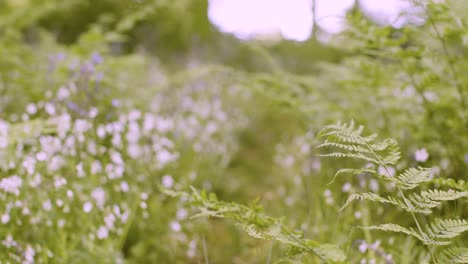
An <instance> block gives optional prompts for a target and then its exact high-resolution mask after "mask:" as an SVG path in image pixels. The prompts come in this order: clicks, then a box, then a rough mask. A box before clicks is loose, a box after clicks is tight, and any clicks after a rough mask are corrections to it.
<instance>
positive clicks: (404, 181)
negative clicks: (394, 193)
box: [396, 167, 431, 190]
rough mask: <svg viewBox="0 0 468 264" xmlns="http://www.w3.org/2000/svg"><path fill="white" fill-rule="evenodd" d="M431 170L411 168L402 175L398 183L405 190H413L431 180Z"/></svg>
mask: <svg viewBox="0 0 468 264" xmlns="http://www.w3.org/2000/svg"><path fill="white" fill-rule="evenodd" d="M430 176H431V170H430V169H427V168H421V167H419V168H409V169H407V170H405V171H404V172H403V173H402V174H400V175H399V176H398V178H397V181H396V183H397V184H398V186H400V188H402V189H403V190H411V189H414V188H416V187H418V186H419V185H420V184H421V183H424V182H428V181H429V180H430Z"/></svg>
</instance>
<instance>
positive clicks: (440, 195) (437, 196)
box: [421, 189, 468, 201]
mask: <svg viewBox="0 0 468 264" xmlns="http://www.w3.org/2000/svg"><path fill="white" fill-rule="evenodd" d="M421 196H422V197H424V198H426V199H430V200H433V201H453V200H456V199H459V198H462V197H468V192H457V191H453V190H448V191H442V190H437V189H436V190H428V191H422V192H421Z"/></svg>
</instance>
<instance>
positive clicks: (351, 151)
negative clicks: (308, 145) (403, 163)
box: [317, 122, 400, 165]
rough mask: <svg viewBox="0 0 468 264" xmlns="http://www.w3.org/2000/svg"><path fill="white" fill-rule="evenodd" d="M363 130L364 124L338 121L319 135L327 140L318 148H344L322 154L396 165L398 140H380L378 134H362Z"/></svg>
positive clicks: (398, 152) (398, 151)
mask: <svg viewBox="0 0 468 264" xmlns="http://www.w3.org/2000/svg"><path fill="white" fill-rule="evenodd" d="M363 130H364V127H363V126H359V127H358V128H355V126H354V123H353V122H351V123H350V124H349V125H347V124H341V123H338V124H336V125H331V126H327V127H325V128H324V129H323V130H322V131H321V132H320V133H319V135H318V136H319V137H324V138H325V142H324V143H323V144H321V145H319V146H317V148H326V147H333V148H336V149H340V150H342V151H337V152H332V153H328V154H324V155H321V156H330V157H340V158H341V157H348V158H356V159H361V160H365V161H368V162H371V163H374V164H380V165H390V164H391V165H395V164H396V163H397V162H398V160H399V159H400V150H399V147H398V144H397V142H396V141H395V140H394V139H391V138H388V139H385V140H383V141H380V142H378V141H376V139H377V135H376V134H372V135H370V136H362V132H363Z"/></svg>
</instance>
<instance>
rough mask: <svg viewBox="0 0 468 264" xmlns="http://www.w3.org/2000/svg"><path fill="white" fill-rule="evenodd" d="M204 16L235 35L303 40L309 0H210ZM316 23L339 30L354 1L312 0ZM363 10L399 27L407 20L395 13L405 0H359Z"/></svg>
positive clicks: (404, 6) (309, 26) (309, 12)
mask: <svg viewBox="0 0 468 264" xmlns="http://www.w3.org/2000/svg"><path fill="white" fill-rule="evenodd" d="M209 2H210V5H209V9H208V15H209V17H210V20H211V21H212V22H213V23H214V24H215V25H217V26H218V27H219V28H220V29H221V31H223V32H227V33H232V34H235V35H236V36H238V37H239V38H249V37H252V36H254V35H259V34H260V35H261V34H275V33H279V34H281V35H282V36H283V37H284V38H286V39H292V40H296V41H304V40H306V39H307V38H309V36H310V33H311V31H312V27H313V23H312V4H311V2H312V1H311V0H210V1H209ZM316 2H317V8H316V12H317V23H318V24H319V25H320V26H321V27H322V28H323V29H324V30H326V31H327V32H329V33H337V32H340V31H341V30H343V28H344V26H345V25H344V23H343V20H342V19H341V17H343V16H344V14H345V11H346V10H348V9H349V8H351V7H352V5H353V3H354V0H316ZM360 2H361V4H363V6H364V10H365V11H366V12H369V13H370V14H372V15H374V16H377V17H378V18H379V20H381V21H382V22H385V23H388V24H390V23H391V24H392V25H394V26H401V25H402V24H404V23H405V21H406V20H407V19H404V18H400V19H398V14H399V13H400V12H401V11H403V10H405V11H407V10H409V9H410V4H409V3H408V1H405V0H360Z"/></svg>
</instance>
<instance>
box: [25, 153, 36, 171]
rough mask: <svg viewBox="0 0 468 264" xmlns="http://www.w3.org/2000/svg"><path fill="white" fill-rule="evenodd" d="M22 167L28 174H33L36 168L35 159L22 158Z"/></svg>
mask: <svg viewBox="0 0 468 264" xmlns="http://www.w3.org/2000/svg"><path fill="white" fill-rule="evenodd" d="M23 167H24V168H25V169H26V171H27V172H28V174H33V173H34V169H35V168H36V159H35V158H33V157H30V156H27V157H26V158H24V161H23Z"/></svg>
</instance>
